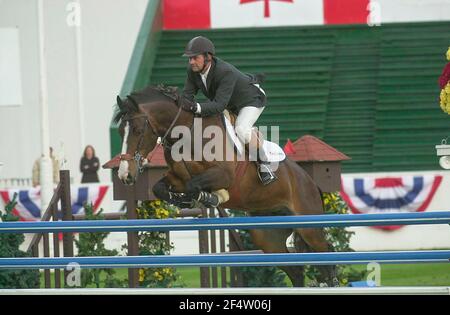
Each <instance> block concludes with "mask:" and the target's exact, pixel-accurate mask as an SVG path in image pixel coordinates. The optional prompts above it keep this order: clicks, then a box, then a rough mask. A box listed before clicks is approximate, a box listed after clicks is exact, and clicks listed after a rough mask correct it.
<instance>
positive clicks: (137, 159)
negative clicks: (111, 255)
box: [120, 106, 182, 173]
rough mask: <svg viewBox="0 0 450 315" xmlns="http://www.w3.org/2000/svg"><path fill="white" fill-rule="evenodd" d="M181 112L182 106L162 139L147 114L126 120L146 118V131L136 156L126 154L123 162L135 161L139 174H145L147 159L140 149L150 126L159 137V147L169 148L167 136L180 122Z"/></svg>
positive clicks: (142, 135) (121, 157) (135, 153)
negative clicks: (177, 122) (145, 161)
mask: <svg viewBox="0 0 450 315" xmlns="http://www.w3.org/2000/svg"><path fill="white" fill-rule="evenodd" d="M181 110H182V108H181V106H180V108H179V109H178V112H177V115H176V116H175V118H174V119H173V121H172V123H171V124H170V126H169V128H168V129H167V130H166V132H165V133H164V135H163V136H162V137H159V136H158V133H157V132H156V129H155V128H154V127H153V125H152V124H151V123H150V121H149V120H148V118H147V115H145V114H142V115H137V116H134V117H132V118H127V119H124V121H130V120H133V119H136V118H142V117H145V127H144V128H145V129H144V131H143V132H142V134H141V137H140V138H139V142H138V145H137V147H136V151H135V152H134V156H131V155H130V154H128V153H126V154H121V155H120V160H121V161H131V160H134V161H135V162H136V166H137V168H138V171H139V173H143V172H144V164H143V161H144V159H145V158H144V156H143V155H142V154H141V153H140V148H141V145H142V141H143V140H144V135H145V132H146V131H147V128H148V126H150V128H151V130H152V132H153V134H154V135H155V136H157V137H158V141H157V145H161V144H162V145H163V146H167V140H166V138H167V136H168V135H169V133H170V131H171V130H172V128H173V127H174V125H175V123H176V121H177V120H178V117H180V114H181ZM153 152H155V149H153ZM152 157H153V155H152V156H151V157H150V159H149V160H148V162H150V160H151V158H152Z"/></svg>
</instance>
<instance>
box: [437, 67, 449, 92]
mask: <svg viewBox="0 0 450 315" xmlns="http://www.w3.org/2000/svg"><path fill="white" fill-rule="evenodd" d="M449 81H450V62H449V63H447V65H446V66H445V68H444V71H442V75H441V76H440V77H439V86H440V87H441V89H443V88H444V87H445V86H446V85H447V83H448V82H449Z"/></svg>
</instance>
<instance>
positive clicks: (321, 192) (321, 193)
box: [316, 185, 325, 213]
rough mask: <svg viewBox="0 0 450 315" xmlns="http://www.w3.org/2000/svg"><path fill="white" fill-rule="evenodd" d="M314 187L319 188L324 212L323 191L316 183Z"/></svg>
mask: <svg viewBox="0 0 450 315" xmlns="http://www.w3.org/2000/svg"><path fill="white" fill-rule="evenodd" d="M316 187H317V189H318V190H319V194H320V200H322V210H323V212H324V213H325V202H324V200H323V191H322V189H320V187H319V186H318V185H316Z"/></svg>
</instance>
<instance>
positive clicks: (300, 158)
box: [284, 135, 350, 192]
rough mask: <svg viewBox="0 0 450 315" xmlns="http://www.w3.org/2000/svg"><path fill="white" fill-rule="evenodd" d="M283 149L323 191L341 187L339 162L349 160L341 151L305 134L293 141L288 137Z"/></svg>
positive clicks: (332, 190) (337, 189)
mask: <svg viewBox="0 0 450 315" xmlns="http://www.w3.org/2000/svg"><path fill="white" fill-rule="evenodd" d="M284 150H285V152H286V155H287V156H288V157H289V158H290V159H291V160H293V161H295V162H297V163H298V164H299V165H300V166H301V167H302V168H303V169H304V170H305V171H306V172H307V173H308V174H309V175H310V176H311V177H312V179H313V180H314V181H315V182H316V183H317V185H318V186H319V188H320V189H321V190H322V191H323V192H334V191H339V190H340V189H341V162H342V161H346V160H350V158H349V157H348V156H347V155H345V154H344V153H342V152H339V151H338V150H336V149H335V148H333V147H332V146H330V145H328V144H326V143H325V142H323V141H321V140H320V139H318V138H316V137H313V136H310V135H305V136H303V137H301V138H299V139H297V140H296V141H295V142H291V141H290V140H289V139H288V142H287V143H286V145H285V147H284Z"/></svg>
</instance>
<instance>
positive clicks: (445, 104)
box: [440, 82, 450, 115]
mask: <svg viewBox="0 0 450 315" xmlns="http://www.w3.org/2000/svg"><path fill="white" fill-rule="evenodd" d="M440 98H441V101H440V105H441V108H442V110H443V111H444V112H445V113H447V114H449V115H450V82H449V83H447V85H446V86H445V88H443V89H442V90H441V97H440Z"/></svg>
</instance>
